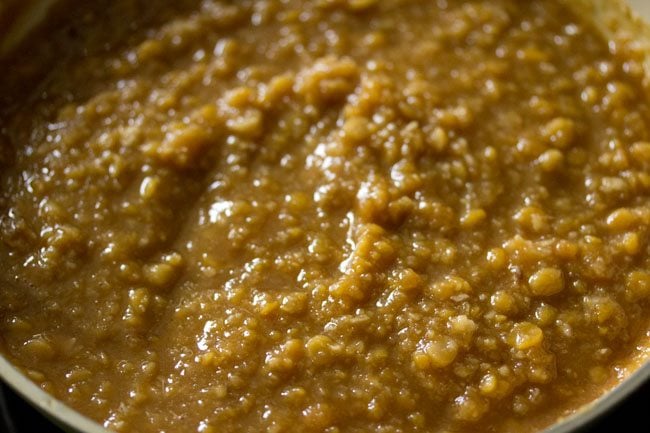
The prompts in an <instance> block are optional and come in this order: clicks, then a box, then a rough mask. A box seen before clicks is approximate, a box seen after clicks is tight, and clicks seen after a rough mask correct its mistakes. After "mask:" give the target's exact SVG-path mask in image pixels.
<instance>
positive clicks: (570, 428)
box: [0, 0, 650, 433]
mask: <svg viewBox="0 0 650 433" xmlns="http://www.w3.org/2000/svg"><path fill="white" fill-rule="evenodd" d="M56 1H57V0H31V1H25V0H0V57H1V56H2V55H3V54H6V52H8V51H9V50H11V49H12V47H14V46H15V45H16V44H18V43H19V42H20V40H21V39H22V38H24V37H25V36H26V34H27V33H28V32H29V31H30V29H32V28H33V27H35V26H36V25H38V23H39V22H40V21H42V20H43V19H45V17H47V12H48V10H49V9H50V8H51V7H52V5H53V4H54V3H55V2H56ZM563 1H565V2H566V3H567V5H568V6H570V7H571V8H574V9H575V10H576V11H577V12H578V13H580V14H581V15H583V16H585V17H587V19H589V20H591V21H593V22H594V23H595V24H596V27H597V28H598V29H599V30H600V31H601V32H603V33H604V34H605V35H606V36H607V37H608V38H612V39H614V40H628V41H629V40H634V41H636V43H635V44H634V46H635V47H636V49H639V50H641V51H643V52H644V53H645V57H646V59H647V61H646V67H645V70H646V80H645V84H646V89H648V93H649V97H650V26H648V25H647V24H646V23H645V22H644V21H643V19H645V20H647V21H648V22H650V1H649V0H629V1H628V3H629V5H628V4H626V3H624V2H623V1H622V0H616V1H614V0H563ZM0 290H1V288H0ZM646 337H647V339H650V335H647V336H646ZM627 371H628V373H623V376H624V379H623V381H622V382H621V383H620V384H619V385H617V386H616V387H614V388H613V389H611V390H609V391H608V392H606V393H605V394H604V395H603V396H601V397H600V398H599V399H597V400H595V401H593V402H591V403H589V404H587V405H585V406H583V407H582V408H580V409H578V410H577V411H576V412H575V413H574V414H573V415H571V416H569V417H566V418H564V419H561V420H558V421H557V422H556V423H555V424H553V425H552V426H550V427H549V428H547V429H546V430H545V431H544V432H543V433H569V432H574V433H575V432H579V431H581V430H584V429H585V428H586V427H587V426H588V425H589V424H590V423H591V422H593V421H594V420H595V419H597V418H598V417H599V416H601V415H603V414H604V413H606V412H608V411H609V410H611V409H612V408H613V407H614V406H616V405H617V404H618V403H620V402H621V401H622V400H624V399H625V398H626V397H628V396H629V395H630V394H632V393H633V392H634V391H635V390H636V389H638V388H639V387H640V386H641V385H642V384H643V383H645V382H647V381H649V380H650V347H649V348H648V349H647V350H646V351H645V359H640V360H639V361H638V362H637V363H636V364H632V365H630V366H629V367H628V368H627ZM0 379H1V380H3V381H4V382H5V383H6V384H8V385H9V386H10V387H11V388H13V389H14V390H15V391H16V392H17V393H19V394H20V395H21V396H22V397H24V398H25V399H26V400H27V401H28V402H30V403H31V404H32V405H33V406H34V407H35V408H37V409H38V410H39V411H41V412H42V413H43V414H44V415H46V416H47V417H48V418H50V419H51V420H52V421H53V422H54V423H56V424H58V425H59V426H61V427H62V428H63V429H64V430H66V431H68V432H70V433H109V432H108V430H106V429H105V428H103V427H102V426H101V425H99V424H98V423H96V422H95V421H92V420H90V419H89V418H87V417H85V416H83V415H81V414H79V413H78V412H76V411H74V410H72V409H71V408H69V407H67V406H66V405H65V404H63V403H62V402H60V401H58V400H56V399H55V398H53V397H52V396H50V395H49V394H47V393H46V392H44V391H43V390H41V389H40V388H39V387H38V386H36V385H35V384H34V383H32V382H31V381H30V380H29V379H27V377H25V376H24V375H23V374H22V373H21V372H20V370H19V369H17V368H16V367H14V366H13V365H12V364H11V363H10V362H9V361H7V359H5V358H4V357H3V356H2V355H0ZM641 416H646V414H642V415H641Z"/></svg>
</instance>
